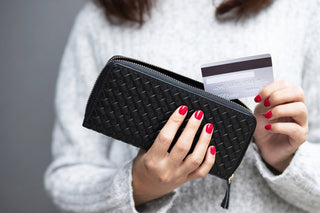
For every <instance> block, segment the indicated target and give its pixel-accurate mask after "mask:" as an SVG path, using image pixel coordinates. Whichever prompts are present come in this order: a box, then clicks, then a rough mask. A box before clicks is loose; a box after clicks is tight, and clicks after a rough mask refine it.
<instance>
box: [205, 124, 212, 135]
mask: <svg viewBox="0 0 320 213" xmlns="http://www.w3.org/2000/svg"><path fill="white" fill-rule="evenodd" d="M212 130H213V125H212V124H207V126H206V132H207V133H208V134H211V133H212Z"/></svg>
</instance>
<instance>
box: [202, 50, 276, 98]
mask: <svg viewBox="0 0 320 213" xmlns="http://www.w3.org/2000/svg"><path fill="white" fill-rule="evenodd" d="M201 72H202V77H203V83H204V89H205V91H207V92H210V93H213V94H215V95H218V96H221V97H223V98H226V99H228V100H232V99H237V98H244V97H253V96H256V95H257V94H258V92H259V91H260V90H261V89H262V88H263V87H265V86H266V85H268V84H270V83H271V82H273V70H272V60H271V55H270V54H263V55H256V56H250V57H244V58H238V59H232V60H226V61H220V62H215V63H210V64H204V65H202V66H201Z"/></svg>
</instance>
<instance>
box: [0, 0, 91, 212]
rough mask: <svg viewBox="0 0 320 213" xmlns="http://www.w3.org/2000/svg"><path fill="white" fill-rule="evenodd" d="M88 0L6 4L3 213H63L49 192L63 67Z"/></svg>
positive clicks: (1, 41) (0, 122)
mask: <svg viewBox="0 0 320 213" xmlns="http://www.w3.org/2000/svg"><path fill="white" fill-rule="evenodd" d="M84 2H85V0H66V1H63V0H55V1H52V0H51V1H50V0H28V1H26V0H25V1H23V0H1V6H0V32H1V33H0V115H1V117H0V142H1V143H0V212H4V213H6V212H32V213H35V212H58V211H57V210H56V209H55V207H54V206H53V204H52V203H51V201H50V199H49V198H48V196H47V195H46V193H45V191H44V188H43V173H44V171H45V169H46V167H47V166H48V164H49V162H50V159H51V151H50V146H51V131H52V126H53V120H54V109H53V98H54V93H55V83H56V78H57V74H58V69H59V63H60V60H61V56H62V53H63V49H64V46H65V44H66V41H67V38H68V34H69V32H70V30H71V27H72V24H73V21H74V18H75V15H76V14H77V12H78V11H79V10H80V8H81V7H82V5H83V4H84Z"/></svg>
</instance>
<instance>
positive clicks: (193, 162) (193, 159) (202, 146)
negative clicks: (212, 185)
mask: <svg viewBox="0 0 320 213" xmlns="http://www.w3.org/2000/svg"><path fill="white" fill-rule="evenodd" d="M212 132H213V125H212V124H206V125H205V126H204V127H203V129H202V132H201V135H200V138H199V141H198V142H197V145H196V147H195V148H194V150H193V152H192V153H191V154H190V155H189V156H188V157H187V158H186V159H185V160H184V162H183V164H182V165H181V168H182V172H183V173H191V172H192V171H194V170H195V169H197V168H198V167H199V166H200V165H201V163H202V162H203V160H204V157H205V155H206V152H207V149H208V146H209V143H210V140H211V136H212Z"/></svg>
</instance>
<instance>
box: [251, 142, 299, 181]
mask: <svg viewBox="0 0 320 213" xmlns="http://www.w3.org/2000/svg"><path fill="white" fill-rule="evenodd" d="M252 149H253V153H254V156H255V159H256V166H257V168H258V170H259V172H260V174H261V175H262V176H263V177H264V178H265V179H266V180H267V181H268V182H274V183H276V182H283V181H285V180H286V179H288V178H290V179H291V178H292V175H293V174H295V173H296V170H297V166H296V163H297V159H299V156H300V155H301V151H300V150H301V147H300V148H299V149H298V150H297V151H296V153H295V154H294V156H293V158H292V160H291V162H290V164H289V165H288V167H287V168H286V169H285V170H284V171H283V172H282V173H281V174H279V175H278V174H275V172H274V171H272V170H271V169H270V168H268V166H267V165H266V163H265V161H264V160H263V158H262V156H261V154H260V151H259V149H258V147H257V145H256V144H254V143H253V144H252Z"/></svg>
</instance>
